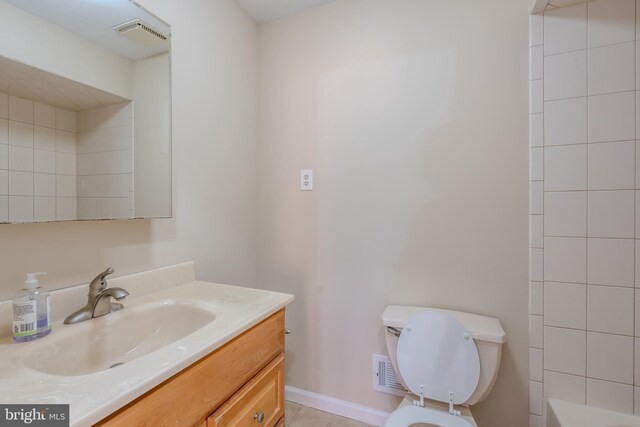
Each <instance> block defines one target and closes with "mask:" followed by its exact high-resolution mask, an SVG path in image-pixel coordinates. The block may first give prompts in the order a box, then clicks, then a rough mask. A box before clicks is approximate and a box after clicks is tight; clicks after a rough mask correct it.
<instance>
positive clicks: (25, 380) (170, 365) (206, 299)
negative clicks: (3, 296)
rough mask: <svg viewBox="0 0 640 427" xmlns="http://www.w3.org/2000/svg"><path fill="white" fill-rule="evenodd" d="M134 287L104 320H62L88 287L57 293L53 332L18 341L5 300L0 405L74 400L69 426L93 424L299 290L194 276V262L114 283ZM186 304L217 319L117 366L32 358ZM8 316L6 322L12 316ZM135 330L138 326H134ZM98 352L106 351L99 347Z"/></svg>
mask: <svg viewBox="0 0 640 427" xmlns="http://www.w3.org/2000/svg"><path fill="white" fill-rule="evenodd" d="M115 286H118V287H122V288H124V289H126V290H128V291H129V292H130V294H131V295H130V296H129V297H128V298H127V299H126V300H124V301H123V303H124V305H125V308H124V309H123V310H122V311H120V312H116V313H112V314H109V315H107V316H104V317H102V318H96V319H91V320H88V321H85V322H80V323H77V324H74V325H64V324H62V319H63V318H64V316H62V314H63V312H65V313H66V314H69V313H71V312H72V311H74V310H75V309H77V308H79V307H81V306H82V305H84V304H85V303H86V301H85V300H86V291H87V287H86V285H84V286H77V287H74V288H67V289H63V290H60V291H56V292H52V294H51V295H52V297H51V299H52V307H53V312H54V316H53V317H54V319H56V318H58V320H57V321H55V322H54V323H53V330H52V332H51V334H50V335H49V336H47V337H44V338H41V339H39V340H36V341H32V342H29V343H20V344H13V343H12V342H11V338H10V336H6V333H5V332H8V331H9V330H10V329H8V326H9V322H10V320H11V319H10V307H11V303H10V301H9V302H1V303H0V328H1V329H0V330H1V331H2V332H3V334H2V335H5V336H4V337H3V338H1V339H0V402H1V403H17V404H56V403H68V404H70V418H71V426H74V427H75V426H78V427H79V426H89V425H92V424H94V423H96V422H98V421H100V420H101V419H103V418H104V417H106V416H108V415H110V414H111V413H113V412H115V411H117V410H118V409H119V408H121V407H123V406H125V405H126V404H128V403H129V402H131V401H133V400H134V399H136V398H137V397H139V396H141V395H142V394H144V393H146V392H147V391H149V390H151V389H152V388H153V387H155V386H157V385H159V384H160V383H162V382H163V381H165V380H166V379H168V378H170V377H172V376H173V375H175V374H177V373H178V372H180V371H181V370H183V369H184V368H186V367H188V366H189V365H191V364H193V363H194V362H196V361H197V360H199V359H201V358H202V357H204V356H206V355H207V354H209V353H211V352H212V351H214V350H216V349H217V348H219V347H221V346H222V345H223V344H225V343H227V342H229V341H231V340H232V339H233V338H235V337H236V336H238V335H240V334H241V333H242V332H244V331H246V330H248V329H250V328H251V327H253V326H255V325H256V324H258V323H260V322H261V321H262V320H264V319H266V318H268V317H269V316H271V315H272V314H274V313H276V312H277V311H279V310H280V309H282V308H284V307H285V306H286V305H288V304H290V303H291V302H292V301H293V299H294V297H293V295H289V294H283V293H277V292H269V291H263V290H258V289H250V288H243V287H237V286H229V285H221V284H216V283H208V282H201V281H196V280H195V272H194V266H193V263H185V264H181V265H177V266H172V267H166V268H162V269H158V270H153V271H149V272H144V273H137V274H133V275H130V276H124V277H120V278H114V279H112V280H109V287H115ZM176 303H187V304H193V305H196V306H197V307H198V308H199V309H202V310H207V311H209V312H212V313H214V315H215V319H214V320H213V321H211V322H210V323H207V324H205V325H204V326H202V327H201V328H200V329H197V330H196V331H195V332H192V333H191V334H189V335H187V336H184V337H183V338H180V339H178V340H177V341H174V342H172V343H170V344H168V345H165V346H164V347H161V348H159V349H157V350H155V351H152V352H150V353H148V354H145V355H142V356H140V357H138V358H136V359H133V360H131V361H128V362H126V363H124V364H122V365H120V366H117V367H114V368H112V369H105V370H101V371H99V372H95V373H89V374H85V375H66V376H62V375H52V374H50V373H45V372H42V371H40V370H37V369H34V368H33V366H34V365H33V363H27V361H28V360H31V361H33V360H36V361H37V360H38V357H39V356H40V355H42V356H44V355H50V354H51V353H52V352H55V351H56V348H57V347H56V346H59V345H60V344H58V343H60V342H64V338H69V337H70V338H73V336H74V334H76V333H82V332H85V333H86V332H87V331H89V332H91V328H94V329H96V330H98V329H102V330H105V328H108V322H109V321H110V319H109V317H110V316H118V315H120V314H121V313H126V312H127V308H129V310H130V311H131V312H133V311H135V310H136V309H137V308H140V307H146V306H149V305H153V304H155V305H158V304H176ZM7 316H9V317H8V319H7ZM132 327H135V325H132ZM96 351H103V350H102V349H96Z"/></svg>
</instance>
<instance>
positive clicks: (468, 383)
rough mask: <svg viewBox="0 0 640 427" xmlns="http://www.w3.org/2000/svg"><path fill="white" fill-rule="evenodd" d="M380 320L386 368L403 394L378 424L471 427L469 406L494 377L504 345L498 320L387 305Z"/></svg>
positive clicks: (480, 397)
mask: <svg viewBox="0 0 640 427" xmlns="http://www.w3.org/2000/svg"><path fill="white" fill-rule="evenodd" d="M382 320H383V325H384V326H385V327H386V341H387V347H388V351H389V358H390V360H391V364H392V366H393V368H394V370H395V373H396V376H397V378H398V379H399V380H400V382H401V383H402V384H403V385H404V386H405V387H406V388H407V389H408V390H409V393H408V394H407V396H406V397H405V399H404V400H403V401H402V403H401V404H400V406H398V408H397V409H396V410H395V411H394V412H392V413H391V415H390V416H389V418H388V419H387V421H386V422H385V424H384V426H385V427H408V426H412V425H428V426H438V427H476V424H475V421H474V420H473V415H472V414H471V411H470V409H469V406H470V405H473V404H475V403H478V402H480V401H481V400H483V399H484V398H485V397H486V396H487V395H488V394H489V392H490V391H491V388H492V387H493V384H494V383H495V380H496V378H497V374H498V370H499V369H498V368H499V365H500V356H501V349H502V344H503V343H504V342H505V333H504V330H503V329H502V326H501V325H500V322H499V321H498V320H497V319H494V318H491V317H486V316H480V315H475V314H470V313H463V312H458V311H450V310H440V309H433V308H428V307H412V306H389V307H387V309H386V310H385V312H384V313H383V315H382Z"/></svg>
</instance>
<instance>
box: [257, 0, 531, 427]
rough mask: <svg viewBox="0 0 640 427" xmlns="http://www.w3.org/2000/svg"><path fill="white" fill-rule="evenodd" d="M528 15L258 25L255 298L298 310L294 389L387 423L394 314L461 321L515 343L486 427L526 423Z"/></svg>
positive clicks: (444, 6)
mask: <svg viewBox="0 0 640 427" xmlns="http://www.w3.org/2000/svg"><path fill="white" fill-rule="evenodd" d="M528 6H529V4H528V2H527V1H524V0H522V1H513V0H491V1H485V2H473V1H465V2H452V1H447V0H434V1H412V0H394V1H391V0H341V1H337V2H333V3H329V4H326V5H324V6H321V7H318V8H315V9H310V10H308V11H305V12H303V13H300V14H298V15H295V16H291V17H288V18H284V19H281V20H278V21H275V22H271V23H268V24H264V25H261V26H260V30H259V61H258V64H259V84H258V87H259V108H258V111H259V121H258V123H259V125H258V135H259V185H260V187H259V207H258V208H259V209H258V212H259V215H258V224H259V226H258V234H259V237H258V278H259V282H258V283H259V285H260V286H261V287H264V288H269V289H274V290H281V291H287V292H292V293H294V294H295V295H296V298H297V299H296V302H295V303H294V304H293V305H292V306H291V307H290V309H289V311H288V316H289V317H288V321H287V323H288V325H289V327H290V328H291V329H293V335H291V336H290V337H289V339H288V341H287V345H288V350H287V352H288V354H287V357H288V362H287V384H289V385H291V386H294V387H299V388H302V389H306V390H310V391H313V392H317V393H322V394H325V395H329V396H333V397H336V398H339V399H344V400H347V401H351V402H355V403H359V404H363V405H366V406H370V407H375V408H379V409H384V410H392V409H394V407H395V404H396V402H397V399H396V398H394V397H390V396H389V395H386V394H381V393H377V392H375V391H373V390H372V388H371V381H372V380H371V355H372V354H373V353H385V352H386V349H385V346H384V336H383V333H382V328H381V326H380V315H381V313H382V311H383V310H384V308H385V306H386V305H387V304H390V303H394V304H412V305H425V306H435V307H447V308H453V309H459V310H465V311H470V312H474V313H480V314H485V315H490V316H495V317H497V318H499V319H500V321H501V322H502V324H503V326H504V328H505V330H506V332H507V334H508V340H509V342H508V343H507V345H506V346H505V348H504V353H503V360H502V367H501V372H500V376H499V378H498V381H497V384H496V386H495V389H494V390H493V393H492V394H491V395H490V397H489V398H488V399H487V400H486V401H485V402H484V403H482V404H480V405H478V406H477V407H475V408H474V413H475V414H476V418H477V420H478V422H479V425H480V426H485V427H489V426H500V427H511V426H513V427H519V426H524V425H527V423H528V415H527V402H528V399H527V392H528V389H527V376H528V370H527V367H528V363H527V360H528V359H527V206H528V200H527V188H528V183H527V170H528V164H527V135H528V134H527V129H528V122H527V53H526V46H527V33H528V32H527V27H528V15H527V12H528ZM307 168H312V169H314V172H315V179H316V182H315V190H314V191H313V192H300V191H299V190H298V186H299V183H298V176H299V170H300V169H307Z"/></svg>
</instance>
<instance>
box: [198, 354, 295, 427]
mask: <svg viewBox="0 0 640 427" xmlns="http://www.w3.org/2000/svg"><path fill="white" fill-rule="evenodd" d="M283 415H284V355H283V354H281V355H280V356H278V357H276V358H275V359H274V360H273V362H271V363H270V364H269V365H268V366H267V367H266V368H264V369H263V370H262V371H260V373H258V375H256V376H255V377H254V378H253V379H252V380H251V381H249V382H248V383H247V384H246V385H245V386H244V387H242V388H241V389H240V390H239V391H238V392H237V393H236V394H234V395H233V396H232V397H231V399H229V400H228V401H227V402H225V403H224V404H223V405H222V406H221V407H220V409H218V410H217V411H215V412H214V413H213V414H212V415H211V416H210V417H209V419H208V423H207V424H208V427H235V426H238V427H250V426H255V427H273V426H275V425H276V424H277V423H278V421H280V419H281V418H282V417H283Z"/></svg>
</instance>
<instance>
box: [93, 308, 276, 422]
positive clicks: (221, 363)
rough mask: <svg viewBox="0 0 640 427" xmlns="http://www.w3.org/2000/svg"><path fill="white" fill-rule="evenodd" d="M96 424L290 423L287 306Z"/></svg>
mask: <svg viewBox="0 0 640 427" xmlns="http://www.w3.org/2000/svg"><path fill="white" fill-rule="evenodd" d="M96 426H101V427H102V426H104V427H137V426H154V427H156V426H173V427H176V426H184V427H192V426H193V427H234V426H237V427H250V426H255V427H284V309H282V310H280V311H279V312H277V313H275V314H274V315H272V316H271V317H269V318H268V319H266V320H264V321H262V322H261V323H259V324H257V325H256V326H254V327H253V328H251V329H249V330H248V331H246V332H244V333H242V334H241V335H239V336H237V337H236V338H234V339H233V340H231V341H230V342H228V343H227V344H225V345H224V346H222V347H220V348H219V349H217V350H215V351H213V352H212V353H210V354H208V355H207V356H205V357H203V358H202V359H200V360H199V361H197V362H195V363H194V364H193V365H191V366H189V367H187V368H185V369H184V370H182V371H181V372H179V373H177V374H176V375H174V376H173V377H171V378H169V379H168V380H166V381H164V382H163V383H162V384H160V385H158V386H157V387H155V388H153V389H152V390H150V391H148V392H147V393H145V394H144V395H142V396H140V397H139V398H137V399H136V400H134V401H133V402H131V403H129V404H128V405H126V406H125V407H123V408H121V409H119V410H118V411H116V412H115V413H113V414H111V415H110V416H108V417H107V418H105V419H103V420H102V421H100V422H98V423H97V424H96Z"/></svg>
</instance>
